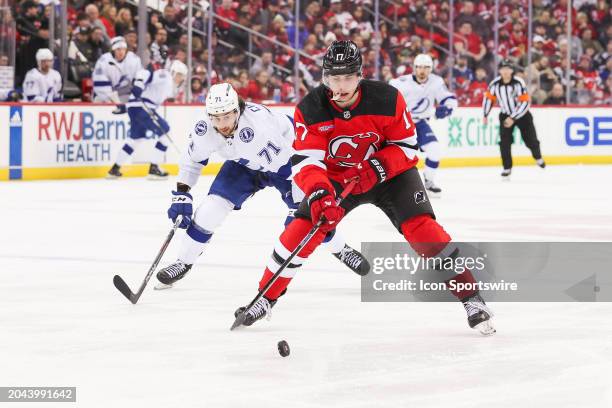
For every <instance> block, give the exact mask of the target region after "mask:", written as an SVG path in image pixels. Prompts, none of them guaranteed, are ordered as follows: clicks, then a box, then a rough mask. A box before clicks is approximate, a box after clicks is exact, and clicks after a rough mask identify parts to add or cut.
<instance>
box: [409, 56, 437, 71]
mask: <svg viewBox="0 0 612 408" xmlns="http://www.w3.org/2000/svg"><path fill="white" fill-rule="evenodd" d="M413 65H414V67H415V68H416V67H429V68H431V69H433V60H432V59H431V57H430V56H429V55H428V54H419V55H417V56H416V57H415V58H414V63H413Z"/></svg>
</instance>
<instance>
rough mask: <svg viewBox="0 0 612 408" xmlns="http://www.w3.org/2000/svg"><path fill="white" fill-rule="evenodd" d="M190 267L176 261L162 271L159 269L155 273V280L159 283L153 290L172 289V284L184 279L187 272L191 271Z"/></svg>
mask: <svg viewBox="0 0 612 408" xmlns="http://www.w3.org/2000/svg"><path fill="white" fill-rule="evenodd" d="M191 266H192V265H187V264H185V263H183V262H181V261H176V262H175V263H173V264H171V265H168V266H166V267H165V268H163V269H160V270H159V272H157V280H158V281H159V282H160V284H158V285H157V286H155V289H157V290H160V289H169V288H171V287H172V285H173V284H174V282H176V281H178V280H181V279H183V278H184V277H185V275H186V274H187V272H189V270H190V269H191Z"/></svg>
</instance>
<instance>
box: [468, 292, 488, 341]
mask: <svg viewBox="0 0 612 408" xmlns="http://www.w3.org/2000/svg"><path fill="white" fill-rule="evenodd" d="M461 302H462V303H463V307H464V308H465V311H466V312H467V316H468V324H469V325H470V327H471V328H472V329H477V330H478V331H479V332H480V333H481V334H483V335H485V336H490V335H492V334H495V332H496V330H495V328H494V327H493V322H492V321H491V319H492V317H493V312H492V311H491V309H489V308H488V307H487V305H486V304H485V301H484V300H483V299H482V298H481V297H480V295H479V294H478V293H476V294H474V295H472V296H470V297H468V298H465V299H463V300H462V301H461Z"/></svg>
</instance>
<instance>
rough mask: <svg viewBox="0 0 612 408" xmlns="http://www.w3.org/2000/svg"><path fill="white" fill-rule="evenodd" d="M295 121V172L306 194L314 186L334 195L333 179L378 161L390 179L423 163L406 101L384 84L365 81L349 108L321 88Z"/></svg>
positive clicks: (305, 101) (297, 111) (298, 110)
mask: <svg viewBox="0 0 612 408" xmlns="http://www.w3.org/2000/svg"><path fill="white" fill-rule="evenodd" d="M294 119H295V127H296V139H295V142H294V143H293V147H294V149H295V155H294V156H293V158H292V160H291V162H292V172H293V178H294V180H295V182H296V183H297V185H298V186H299V187H300V188H301V189H302V191H304V192H305V193H306V195H308V194H310V193H311V192H312V191H314V190H315V187H316V188H320V187H323V188H326V189H328V191H334V189H333V186H332V185H331V183H330V181H329V179H332V180H335V181H338V182H342V181H343V180H342V176H341V175H342V173H343V172H344V171H346V170H347V169H348V168H349V167H352V166H355V165H357V164H358V163H359V162H362V161H364V160H367V159H370V158H373V157H375V158H377V159H378V160H380V161H381V163H382V164H383V166H384V167H385V170H386V171H387V176H388V178H389V179H390V178H392V177H394V176H396V175H398V174H400V173H402V172H404V171H406V170H407V169H409V168H411V167H413V166H415V165H416V163H417V161H418V158H417V156H416V152H417V140H416V134H415V128H414V123H413V122H412V118H411V117H410V112H408V110H407V108H406V102H405V101H404V98H403V97H402V94H401V93H399V92H398V91H397V89H396V88H394V87H392V86H391V85H388V84H386V83H384V82H378V81H370V80H363V81H361V84H360V89H359V98H358V99H357V101H356V102H355V103H354V104H353V105H352V106H351V107H349V108H340V107H338V106H337V105H336V104H335V103H334V102H333V101H331V99H330V95H329V91H328V90H327V89H326V88H325V87H324V86H322V85H321V86H319V87H317V88H315V89H314V90H313V91H312V92H310V93H309V94H308V95H306V96H305V97H304V99H302V101H301V102H300V103H299V105H298V106H297V107H296V109H295V116H294Z"/></svg>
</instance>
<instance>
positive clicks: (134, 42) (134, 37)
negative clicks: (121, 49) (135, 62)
mask: <svg viewBox="0 0 612 408" xmlns="http://www.w3.org/2000/svg"><path fill="white" fill-rule="evenodd" d="M123 37H124V38H125V42H126V43H127V46H128V51H132V52H133V53H136V52H137V51H138V34H136V31H134V30H129V31H126V33H125V35H124V36H123Z"/></svg>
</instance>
